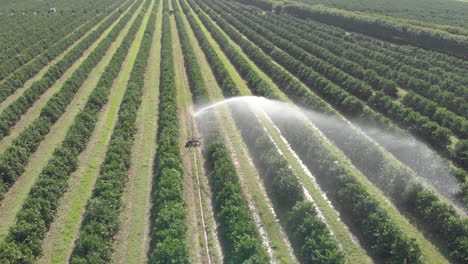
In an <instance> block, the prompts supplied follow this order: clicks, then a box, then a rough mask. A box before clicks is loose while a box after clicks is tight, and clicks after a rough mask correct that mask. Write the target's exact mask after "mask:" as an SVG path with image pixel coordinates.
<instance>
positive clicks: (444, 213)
mask: <svg viewBox="0 0 468 264" xmlns="http://www.w3.org/2000/svg"><path fill="white" fill-rule="evenodd" d="M217 12H218V13H220V14H223V13H222V11H221V10H219V9H217ZM230 13H231V14H233V15H235V12H234V11H233V10H230ZM214 14H215V13H212V12H210V15H212V16H213V18H214V19H215V20H216V21H217V22H218V24H219V25H221V27H222V28H223V29H224V30H225V31H226V32H227V33H228V34H229V35H230V36H231V37H232V38H233V39H234V40H235V41H238V40H240V39H242V38H241V37H237V36H235V35H233V34H232V33H233V31H232V30H230V29H227V28H226V24H224V23H223V21H222V19H221V18H220V16H216V15H214ZM230 17H231V16H230V15H228V14H225V13H224V14H223V18H226V19H228V20H229V18H230ZM229 21H230V23H231V25H235V26H236V27H237V26H238V22H237V23H236V22H235V21H234V20H232V19H231V20H229ZM243 21H246V16H243ZM239 42H240V41H239ZM240 45H241V47H242V48H243V49H244V51H246V53H247V54H248V55H249V56H250V57H251V58H253V60H254V61H255V62H256V63H258V64H259V66H261V68H263V67H262V66H265V65H268V64H267V63H266V61H268V60H256V58H261V56H260V55H255V56H251V53H250V52H249V49H245V47H246V45H247V44H246V42H245V41H244V42H240ZM259 61H261V62H259ZM266 71H267V72H270V71H271V70H268V69H267V70H266ZM271 76H272V78H273V79H275V76H276V75H271ZM298 88H299V87H298ZM302 94H303V93H302ZM306 102H307V101H306ZM308 103H309V104H311V105H310V106H312V105H313V104H314V102H313V101H309V102H308ZM320 123H322V125H320V128H321V129H322V130H323V131H324V132H326V134H327V136H330V137H331V138H333V139H334V141H335V144H337V145H338V146H339V147H340V148H342V149H343V151H345V153H346V154H347V155H348V156H349V157H350V158H351V160H352V161H353V163H354V164H356V165H357V166H358V167H359V168H361V169H363V171H364V172H365V173H366V175H368V177H369V178H370V179H371V180H374V181H376V182H380V184H381V186H382V188H383V189H384V190H386V191H387V192H388V193H389V194H391V195H392V196H394V197H395V198H396V199H398V200H399V201H402V203H403V204H405V205H404V206H405V207H408V210H409V211H411V212H412V213H414V214H415V215H417V216H421V214H424V215H426V217H425V218H424V219H421V218H420V219H419V220H420V221H421V222H422V223H423V224H425V225H427V226H428V227H431V226H432V223H433V222H432V221H430V220H427V219H428V218H430V216H431V215H432V216H437V217H439V219H447V218H444V217H448V218H451V219H454V221H455V222H456V223H458V224H457V226H458V227H460V228H463V226H465V225H466V223H464V221H462V220H461V219H460V217H459V216H458V215H457V213H456V212H455V211H454V210H453V209H452V208H450V206H447V205H446V204H444V203H442V202H441V201H440V200H439V199H438V198H437V197H436V196H435V195H434V194H433V193H431V192H428V191H427V190H425V189H424V188H422V189H421V186H420V185H418V184H416V185H413V184H412V182H411V179H413V178H414V176H413V175H412V173H411V172H409V171H408V170H407V169H405V168H404V167H401V168H399V167H395V164H394V162H393V161H391V160H389V159H388V157H386V156H385V155H382V154H381V153H379V152H380V150H379V149H378V148H376V146H374V144H373V143H370V142H368V140H367V139H365V138H364V137H362V135H359V134H358V133H356V132H355V131H354V129H352V128H349V127H347V125H346V124H343V125H342V126H343V128H342V129H337V128H336V127H333V126H329V127H327V125H326V124H323V122H317V124H320ZM350 142H353V144H350ZM362 153H372V154H369V155H366V156H369V157H373V158H372V161H369V160H367V159H366V160H365V159H362V155H361V154H362ZM369 164H375V166H369ZM382 164H384V166H381V165H382ZM391 181H394V182H395V183H393V184H389V183H390V182H391ZM402 187H403V188H407V190H408V192H412V191H414V192H416V193H422V192H423V190H424V192H425V193H428V194H429V196H431V198H430V199H431V201H432V202H430V203H426V204H424V205H421V206H420V207H416V206H413V204H412V201H411V199H408V198H407V197H403V196H402V192H401V189H402ZM423 208H424V209H423ZM435 208H438V209H435ZM449 228H451V227H448V226H447V225H440V226H437V229H438V230H434V232H435V233H439V232H440V231H441V230H445V231H443V232H450V231H449ZM452 234H453V233H452ZM464 236H465V235H464V234H463V233H459V235H458V236H457V237H456V238H454V237H451V238H448V237H444V238H443V239H447V240H446V241H448V244H449V248H451V249H452V251H453V252H452V253H453V254H454V255H456V254H457V253H456V252H460V251H461V252H463V249H462V247H463V244H458V245H455V244H451V242H450V241H455V240H458V241H460V239H463V237H464ZM459 247H461V248H459Z"/></svg>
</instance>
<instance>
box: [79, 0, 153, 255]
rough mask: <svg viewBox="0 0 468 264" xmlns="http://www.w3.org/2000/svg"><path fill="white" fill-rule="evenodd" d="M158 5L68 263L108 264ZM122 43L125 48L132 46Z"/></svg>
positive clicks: (131, 74)
mask: <svg viewBox="0 0 468 264" xmlns="http://www.w3.org/2000/svg"><path fill="white" fill-rule="evenodd" d="M148 2H150V1H147V3H148ZM157 6H158V4H157V3H155V4H154V5H153V10H152V11H151V15H150V17H149V22H148V24H147V26H146V29H145V32H144V36H143V39H142V41H141V46H140V49H139V51H138V54H137V56H136V60H135V64H134V65H133V69H132V72H131V73H130V79H129V81H128V83H127V90H126V91H125V95H124V97H123V100H122V103H121V105H120V109H119V114H118V120H117V123H116V125H115V129H114V132H113V134H112V137H111V140H110V142H109V147H108V149H107V153H106V158H105V160H104V163H103V164H102V165H101V168H100V171H99V178H98V179H97V181H96V184H95V187H94V191H93V194H92V196H91V198H90V199H89V200H88V203H87V206H86V212H85V216H84V218H83V221H82V224H81V229H80V230H81V231H80V234H79V237H78V239H77V241H76V243H75V245H76V246H75V249H74V250H73V253H72V256H71V261H70V262H71V263H92V262H100V263H106V262H107V263H108V262H110V261H111V253H112V242H113V239H112V238H113V237H114V236H115V234H116V233H117V231H118V229H119V213H120V210H121V207H122V200H121V197H122V193H123V190H124V188H125V184H126V183H127V180H128V169H129V168H130V166H131V163H130V158H131V149H132V144H133V141H134V138H135V133H136V129H135V127H136V119H137V113H138V109H139V107H140V104H141V100H142V95H143V86H144V84H145V83H144V74H145V70H146V66H147V64H148V56H149V53H150V50H151V44H152V40H153V32H154V29H155V23H156V14H155V11H156V10H157ZM146 7H147V6H146V5H145V8H146ZM143 12H144V11H143ZM140 16H141V15H140ZM139 20H140V19H139ZM138 26H139V24H137V23H136V24H134V28H135V29H138ZM132 32H133V31H132ZM125 44H126V48H127V49H128V47H129V46H130V44H131V43H130V42H127V43H125Z"/></svg>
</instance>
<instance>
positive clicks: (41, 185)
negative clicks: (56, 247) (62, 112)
mask: <svg viewBox="0 0 468 264" xmlns="http://www.w3.org/2000/svg"><path fill="white" fill-rule="evenodd" d="M137 5H138V4H137ZM130 16H131V15H130V14H127V15H125V17H124V18H123V19H122V20H121V21H120V22H119V24H120V25H121V26H116V27H115V29H116V30H117V33H118V31H119V30H121V29H122V28H123V26H124V25H125V24H126V23H127V22H128V21H129V18H130ZM139 22H141V17H140V19H139V20H136V21H135V23H134V25H138V24H139ZM137 29H138V27H137V26H132V30H131V31H129V33H128V34H127V36H126V37H125V39H124V41H123V42H122V44H121V46H120V47H119V48H118V50H117V51H116V53H115V54H114V55H113V57H112V59H111V62H110V63H109V65H107V66H106V69H105V72H104V73H103V75H102V76H101V78H100V80H99V83H98V84H97V86H96V88H95V89H94V90H93V92H92V94H91V95H90V97H89V98H88V101H87V102H86V105H85V107H84V108H83V110H82V111H81V112H80V113H79V114H78V115H77V117H76V118H75V120H74V123H73V125H72V126H71V127H70V130H69V131H68V133H67V135H66V138H65V140H64V141H63V142H62V144H61V145H60V147H58V148H57V149H56V150H55V151H54V153H53V156H52V158H51V159H50V160H49V162H48V164H47V165H46V167H45V168H44V169H43V170H42V172H41V174H40V175H39V178H38V180H37V182H36V183H35V184H34V186H33V188H32V189H31V191H30V193H29V196H28V198H27V199H26V201H25V203H24V204H23V207H22V208H21V210H20V211H19V212H18V215H17V217H16V224H15V225H14V226H13V227H12V228H11V229H10V231H9V233H8V235H7V237H6V238H5V240H4V241H3V242H2V243H1V244H0V260H1V262H5V263H34V260H35V258H36V257H37V256H39V255H40V253H41V248H42V240H43V239H44V237H45V233H46V232H47V230H48V229H49V227H50V224H51V223H52V221H53V220H54V218H55V214H56V211H57V207H58V204H59V200H60V198H61V197H62V196H63V194H64V193H65V192H66V189H67V184H68V179H69V177H70V175H71V174H72V173H73V172H74V171H75V170H76V169H77V167H78V162H79V160H78V155H79V154H80V153H81V151H83V150H84V149H85V148H86V143H87V141H88V140H89V138H90V137H91V135H92V133H93V131H94V128H95V125H96V122H97V120H98V116H99V113H100V110H101V109H102V107H103V106H104V105H105V104H106V102H107V101H108V96H109V93H110V88H111V86H112V83H113V80H114V78H115V77H116V76H117V74H118V72H119V71H120V67H121V65H122V62H123V59H124V58H125V55H126V54H127V52H126V51H127V50H128V47H129V45H130V43H131V41H132V40H133V37H134V35H135V33H136V30H137ZM113 39H114V37H113V35H109V36H108V37H107V38H106V40H105V41H112V40H113ZM105 41H104V42H102V43H100V45H102V46H106V44H105ZM101 52H102V53H104V52H105V50H102V51H101Z"/></svg>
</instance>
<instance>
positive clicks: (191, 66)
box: [172, 0, 209, 105]
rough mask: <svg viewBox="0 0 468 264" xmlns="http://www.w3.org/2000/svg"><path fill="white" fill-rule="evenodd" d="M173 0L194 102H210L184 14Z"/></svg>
mask: <svg viewBox="0 0 468 264" xmlns="http://www.w3.org/2000/svg"><path fill="white" fill-rule="evenodd" d="M174 1H175V0H172V6H173V8H174V10H175V20H176V24H177V32H178V33H179V39H180V46H181V47H182V54H183V56H184V65H185V71H186V72H187V76H188V81H189V86H190V91H191V92H192V94H193V99H192V100H193V102H194V103H195V104H201V105H203V104H206V103H208V100H209V99H208V92H207V91H206V87H205V82H204V81H203V77H202V73H201V69H200V65H198V62H197V58H196V57H195V53H194V51H193V48H192V45H191V44H190V40H189V36H188V34H187V30H186V29H185V26H184V22H183V21H182V16H181V15H180V12H179V9H178V8H177V4H176V3H175V2H174Z"/></svg>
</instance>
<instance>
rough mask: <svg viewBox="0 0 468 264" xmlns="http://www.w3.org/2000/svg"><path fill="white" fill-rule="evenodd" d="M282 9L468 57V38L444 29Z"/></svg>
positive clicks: (337, 12) (350, 14)
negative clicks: (467, 52) (467, 50)
mask: <svg viewBox="0 0 468 264" xmlns="http://www.w3.org/2000/svg"><path fill="white" fill-rule="evenodd" d="M282 12H286V13H288V14H292V15H294V16H298V17H301V18H310V17H313V18H314V20H317V21H319V22H322V23H325V24H330V25H334V26H339V27H342V28H345V29H348V30H352V31H357V32H362V33H364V34H369V35H372V36H376V37H379V38H382V39H386V40H393V39H400V40H401V41H405V42H407V43H410V44H413V45H416V46H419V47H422V48H425V49H430V50H435V51H439V52H442V53H446V54H450V55H453V56H457V57H459V58H466V56H467V55H466V53H465V52H464V51H466V49H467V48H468V39H467V37H466V36H462V35H456V34H451V33H449V32H447V31H444V30H439V29H433V28H429V27H421V26H417V25H411V24H407V23H402V22H399V21H397V20H393V19H388V18H387V17H386V18H384V19H383V18H382V17H374V16H371V15H365V14H356V13H353V12H350V11H346V10H339V9H333V8H328V7H324V6H315V7H313V6H309V7H307V6H304V5H297V4H286V5H285V6H282Z"/></svg>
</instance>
